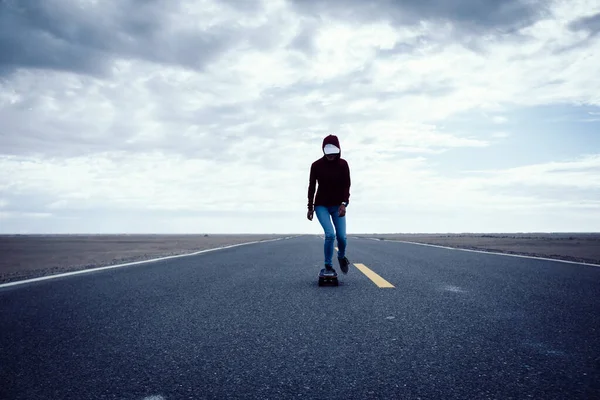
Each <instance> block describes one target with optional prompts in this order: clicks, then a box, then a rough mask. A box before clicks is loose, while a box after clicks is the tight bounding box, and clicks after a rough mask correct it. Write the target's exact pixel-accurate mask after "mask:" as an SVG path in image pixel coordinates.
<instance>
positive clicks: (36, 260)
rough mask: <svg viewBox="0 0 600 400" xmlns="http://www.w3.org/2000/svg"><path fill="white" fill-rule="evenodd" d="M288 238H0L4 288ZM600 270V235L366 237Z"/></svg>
mask: <svg viewBox="0 0 600 400" xmlns="http://www.w3.org/2000/svg"><path fill="white" fill-rule="evenodd" d="M285 236H286V235H207V236H205V235H0V283H6V282H11V281H17V280H22V279H28V278H34V277H39V276H46V275H53V274H58V273H62V272H68V271H77V270H82V269H89V268H93V267H102V266H108V265H115V264H122V263H127V262H133V261H141V260H147V259H151V258H158V257H164V256H171V255H178V254H186V253H193V252H195V251H200V250H206V249H211V248H218V247H223V246H227V245H233V244H239V243H248V242H254V241H263V240H269V239H276V238H282V237H285ZM352 237H370V238H378V239H385V240H404V241H410V242H419V243H428V244H435V245H442V246H448V247H459V248H466V249H474V250H484V251H494V252H504V253H511V254H522V255H530V256H537V257H547V258H555V259H562V260H569V261H579V262H586V263H591V264H598V265H600V233H572V234H569V233H560V234H551V233H539V234H519V233H498V234H379V235H378V234H361V235H349V238H352Z"/></svg>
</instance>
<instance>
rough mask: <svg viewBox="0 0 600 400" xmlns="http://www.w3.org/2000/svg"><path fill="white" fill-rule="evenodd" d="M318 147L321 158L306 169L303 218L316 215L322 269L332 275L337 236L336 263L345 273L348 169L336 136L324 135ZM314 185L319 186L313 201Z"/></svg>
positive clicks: (346, 265) (346, 267)
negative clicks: (321, 233) (321, 242)
mask: <svg viewBox="0 0 600 400" xmlns="http://www.w3.org/2000/svg"><path fill="white" fill-rule="evenodd" d="M321 147H322V150H323V157H321V158H319V159H318V160H316V161H315V162H313V163H312V165H311V167H310V178H309V185H308V213H307V218H308V219H309V220H310V221H312V219H313V213H316V214H317V219H318V220H319V222H320V223H321V226H322V227H323V231H324V233H325V243H324V253H325V270H326V271H327V272H333V273H335V269H334V268H333V263H332V259H333V247H334V246H333V243H334V240H335V239H336V237H337V244H338V249H339V250H338V262H339V264H340V269H341V270H342V272H343V273H344V274H346V273H348V265H349V264H350V262H349V261H348V258H346V207H348V202H349V200H350V168H349V166H348V162H346V160H344V159H343V158H341V155H342V152H341V147H340V142H339V140H338V138H337V136H335V135H328V136H326V137H325V138H324V139H323V144H322V146H321ZM317 182H318V184H319V187H318V189H317V191H316V192H317V193H316V194H317V195H316V198H315V187H316V184H317ZM332 222H333V225H332ZM334 227H335V231H334Z"/></svg>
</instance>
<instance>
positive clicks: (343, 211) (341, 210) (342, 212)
mask: <svg viewBox="0 0 600 400" xmlns="http://www.w3.org/2000/svg"><path fill="white" fill-rule="evenodd" d="M338 215H339V216H340V217H343V216H344V215H346V206H345V205H343V204H342V205H340V208H338Z"/></svg>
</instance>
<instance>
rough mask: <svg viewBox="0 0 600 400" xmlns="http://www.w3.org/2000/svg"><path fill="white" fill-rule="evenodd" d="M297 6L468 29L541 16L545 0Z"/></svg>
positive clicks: (519, 23) (355, 1) (308, 1)
mask: <svg viewBox="0 0 600 400" xmlns="http://www.w3.org/2000/svg"><path fill="white" fill-rule="evenodd" d="M290 1H291V3H292V4H293V5H294V6H295V7H296V9H298V10H300V11H301V12H303V13H305V14H308V15H312V16H315V17H318V16H320V15H327V16H329V17H334V18H339V19H347V20H352V21H357V22H375V21H389V22H391V23H393V24H395V25H413V24H417V23H419V22H420V21H431V22H440V23H444V22H451V23H453V24H454V25H455V26H456V28H457V29H458V30H461V31H468V32H474V31H475V32H490V31H495V32H509V31H513V30H515V29H518V28H520V27H523V26H527V25H530V24H531V23H533V22H535V21H536V20H537V19H539V18H540V17H541V16H542V13H543V12H544V10H543V8H542V5H543V4H545V3H543V2H538V3H537V4H535V3H533V2H531V1H524V0H489V1H484V0H406V1H396V0H373V1H364V0H290Z"/></svg>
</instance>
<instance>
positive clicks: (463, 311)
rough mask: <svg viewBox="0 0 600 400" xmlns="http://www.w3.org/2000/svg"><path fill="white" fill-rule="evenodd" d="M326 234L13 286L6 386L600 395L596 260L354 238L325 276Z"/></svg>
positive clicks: (25, 391) (274, 395) (318, 394)
mask: <svg viewBox="0 0 600 400" xmlns="http://www.w3.org/2000/svg"><path fill="white" fill-rule="evenodd" d="M322 243H323V242H322V239H321V238H320V237H318V236H300V237H294V238H290V239H286V240H279V241H272V242H264V243H258V244H252V245H246V246H240V247H233V248H228V249H223V250H218V251H213V252H209V253H205V254H200V255H195V256H190V257H182V258H175V259H168V260H163V261H156V262H152V263H147V264H141V265H134V266H127V267H123V268H116V269H109V270H104V271H97V272H91V273H86V274H81V275H75V276H69V277H63V278H58V279H52V280H46V281H40V282H33V283H29V284H24V285H17V286H11V287H3V288H0V332H1V342H0V344H1V352H0V382H2V384H1V385H0V398H2V399H28V400H29V399H77V400H82V399H123V400H125V399H131V400H144V399H146V400H172V399H237V398H239V399H292V398H293V399H303V398H314V399H375V398H402V399H529V398H533V399H542V398H543V399H592V398H599V397H600V331H599V327H600V268H598V267H592V266H584V265H574V264H565V263H560V262H556V261H547V260H534V259H526V258H516V257H508V256H501V255H491V254H482V253H474V252H466V251H460V250H451V249H442V248H435V247H428V246H421V245H415V244H407V243H393V242H386V241H376V240H369V239H359V238H350V239H349V243H348V245H349V249H348V257H349V259H350V261H351V262H352V263H353V264H356V265H352V266H351V267H350V271H349V273H348V274H347V275H343V274H341V273H340V286H338V287H318V285H317V274H318V271H319V269H320V268H321V258H322ZM357 266H359V267H360V268H361V269H359V268H358V267H357ZM336 267H337V264H336ZM337 269H338V272H339V268H337ZM367 274H369V275H367ZM385 283H387V284H385Z"/></svg>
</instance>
